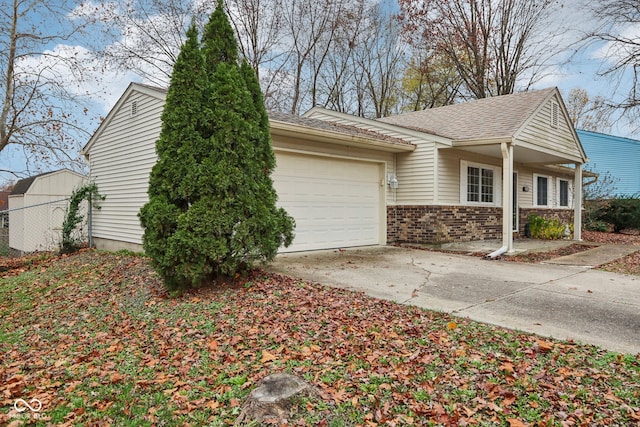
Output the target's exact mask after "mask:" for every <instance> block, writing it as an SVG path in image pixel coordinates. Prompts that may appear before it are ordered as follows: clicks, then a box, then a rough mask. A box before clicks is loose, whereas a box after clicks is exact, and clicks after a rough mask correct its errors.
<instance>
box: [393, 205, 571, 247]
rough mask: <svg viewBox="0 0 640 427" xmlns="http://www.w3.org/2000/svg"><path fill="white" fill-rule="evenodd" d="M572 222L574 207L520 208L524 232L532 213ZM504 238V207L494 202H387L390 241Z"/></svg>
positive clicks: (421, 241) (418, 241) (521, 231)
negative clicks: (478, 204) (418, 203)
mask: <svg viewBox="0 0 640 427" xmlns="http://www.w3.org/2000/svg"><path fill="white" fill-rule="evenodd" d="M531 213H535V214H536V215H539V216H543V217H545V218H558V219H560V220H561V221H563V222H568V223H572V221H573V211H572V210H564V209H563V210H554V209H520V227H519V228H520V234H521V235H524V227H525V225H526V223H527V221H528V218H529V215H530V214H531ZM501 238H502V208H501V207H490V206H409V205H405V206H387V242H388V243H390V244H393V243H431V244H436V243H446V242H454V241H470V240H488V239H501Z"/></svg>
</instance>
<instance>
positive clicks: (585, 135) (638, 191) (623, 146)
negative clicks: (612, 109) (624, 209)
mask: <svg viewBox="0 0 640 427" xmlns="http://www.w3.org/2000/svg"><path fill="white" fill-rule="evenodd" d="M576 133H577V134H578V138H580V142H581V143H582V147H583V148H584V151H585V153H586V154H587V157H588V158H589V165H588V169H589V170H592V171H593V172H596V173H599V174H603V173H605V172H609V173H610V174H611V176H612V177H613V178H614V179H615V180H616V183H615V186H616V194H617V195H619V196H632V195H640V141H638V140H635V139H630V138H623V137H621V136H613V135H606V134H603V133H598V132H589V131H586V130H576Z"/></svg>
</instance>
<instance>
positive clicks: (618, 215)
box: [597, 195, 640, 233]
mask: <svg viewBox="0 0 640 427" xmlns="http://www.w3.org/2000/svg"><path fill="white" fill-rule="evenodd" d="M597 219H598V220H599V221H604V222H606V223H608V224H611V225H612V226H613V231H614V233H619V232H621V231H622V230H624V229H628V228H633V229H640V197H639V196H638V195H635V196H621V197H616V198H615V199H612V200H610V201H609V203H608V204H607V205H606V206H604V207H603V208H602V209H601V210H600V212H599V214H598V217H597Z"/></svg>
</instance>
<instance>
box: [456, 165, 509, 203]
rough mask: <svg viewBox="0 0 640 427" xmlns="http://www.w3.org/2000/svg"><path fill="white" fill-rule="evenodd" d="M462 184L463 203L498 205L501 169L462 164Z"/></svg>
mask: <svg viewBox="0 0 640 427" xmlns="http://www.w3.org/2000/svg"><path fill="white" fill-rule="evenodd" d="M460 166H461V167H460V172H461V174H460V175H461V176H460V184H461V202H462V203H480V204H491V205H493V204H496V203H499V201H498V200H497V197H496V188H498V186H499V182H498V179H499V174H500V172H499V170H500V169H499V168H496V167H494V166H487V165H479V164H470V163H467V162H466V161H462V162H461V164H460Z"/></svg>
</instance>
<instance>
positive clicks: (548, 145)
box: [517, 100, 581, 158]
mask: <svg viewBox="0 0 640 427" xmlns="http://www.w3.org/2000/svg"><path fill="white" fill-rule="evenodd" d="M553 105H555V106H556V108H557V109H558V112H557V116H556V117H557V118H558V122H557V126H555V127H554V126H552V124H551V119H552V117H553V116H554V114H553V108H554V107H553ZM559 107H560V105H559V103H558V101H557V100H550V101H549V102H547V103H546V104H545V105H543V106H542V107H541V108H540V110H538V112H537V113H536V114H535V115H534V116H533V117H532V118H531V119H530V120H529V121H528V122H527V125H526V126H524V127H523V128H522V130H521V131H520V132H519V134H518V135H517V139H518V140H520V141H523V142H526V143H528V144H532V145H534V146H538V147H541V148H543V149H546V150H548V151H550V152H557V153H558V154H561V155H562V154H565V155H569V156H573V157H575V158H580V157H581V153H580V150H579V149H578V147H577V146H576V142H575V139H574V135H573V132H572V130H571V128H570V125H569V122H568V120H565V117H564V113H563V110H562V108H559Z"/></svg>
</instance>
